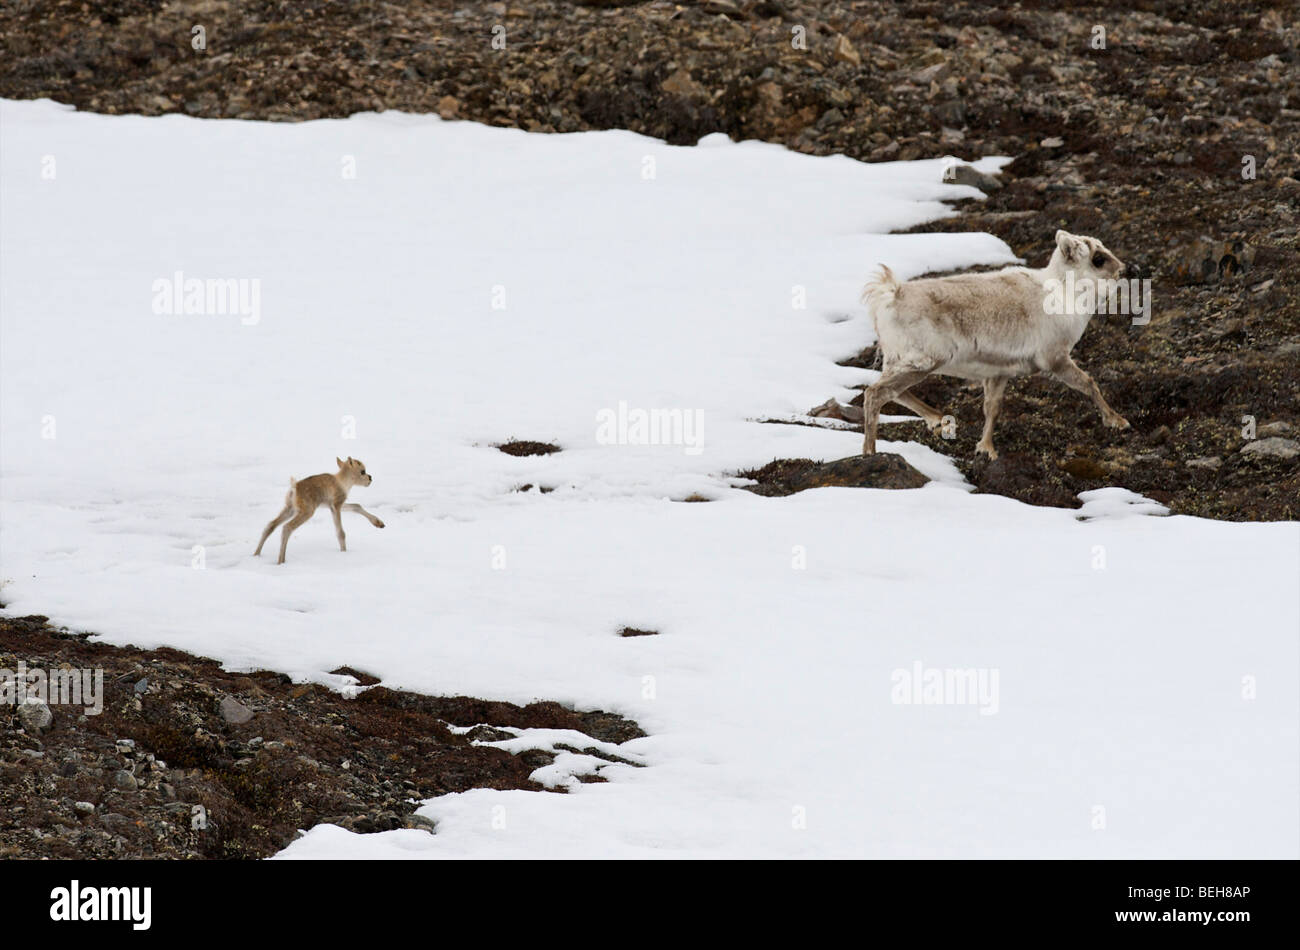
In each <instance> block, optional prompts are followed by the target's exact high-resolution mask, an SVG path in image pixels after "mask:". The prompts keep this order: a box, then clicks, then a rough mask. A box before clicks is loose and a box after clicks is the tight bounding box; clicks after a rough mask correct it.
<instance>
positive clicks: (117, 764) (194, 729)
mask: <svg viewBox="0 0 1300 950" xmlns="http://www.w3.org/2000/svg"><path fill="white" fill-rule="evenodd" d="M20 661H21V662H23V663H25V664H26V667H27V669H29V670H30V669H34V668H40V669H43V670H53V669H58V668H60V667H70V668H73V669H89V668H98V669H101V670H103V677H104V684H103V685H104V699H103V711H102V712H101V713H100V714H99V715H83V709H82V708H81V707H78V706H67V705H57V704H51V707H50V708H51V710H52V711H53V714H54V719H53V723H52V725H51V726H50V728H49V729H47V730H45V731H41V732H40V733H39V734H31V733H30V732H28V731H24V730H23V729H22V728H20V723H19V722H18V721H17V719H16V717H15V716H14V715H13V713H14V707H13V706H12V705H10V706H4V705H0V857H9V858H45V857H51V858H73V857H81V858H141V857H144V858H151V857H152V858H260V857H266V856H268V855H270V854H274V853H275V852H277V851H279V850H281V849H282V848H284V847H285V846H286V845H287V844H289V843H290V842H291V841H292V840H293V839H294V838H295V837H296V836H297V833H298V831H299V829H306V828H310V827H312V826H313V825H317V824H320V823H323V822H331V823H334V824H338V825H341V826H343V827H345V828H349V829H351V830H353V831H356V832H374V831H387V830H391V829H395V828H418V829H423V830H425V831H433V830H434V829H433V826H432V823H431V822H429V821H428V820H427V819H424V818H421V817H418V816H416V815H415V814H414V811H415V809H416V807H418V803H419V801H420V800H422V799H426V798H432V797H435V796H438V795H445V794H447V793H449V792H461V791H466V790H468V789H471V788H496V789H529V790H533V791H539V792H541V791H543V788H542V786H540V785H538V784H536V783H534V782H532V781H531V780H530V779H529V774H530V773H531V772H532V771H533V770H534V769H536V768H538V767H539V766H542V765H546V764H548V763H549V762H550V761H551V759H553V757H554V756H553V754H552V753H548V752H545V751H541V750H530V751H528V752H524V753H521V754H520V755H517V756H515V755H510V754H509V753H507V752H504V751H502V750H500V749H494V748H488V747H484V746H476V745H474V744H473V742H472V741H471V740H472V739H483V740H487V741H491V740H493V739H504V738H508V737H510V735H511V733H508V732H506V731H504V730H503V729H501V728H500V727H504V726H512V727H516V728H534V727H544V728H550V729H573V730H577V731H579V732H582V733H585V734H586V735H588V736H591V737H592V738H593V739H597V740H601V741H604V742H612V743H622V742H625V741H627V740H628V739H634V738H638V737H640V736H643V735H644V734H645V733H643V732H642V731H641V729H640V728H638V727H637V725H636V723H634V722H631V721H629V720H627V719H623V718H622V717H620V716H617V715H614V714H612V713H605V712H600V711H595V712H575V711H574V710H572V709H567V708H565V707H563V706H561V705H559V704H558V703H550V702H539V703H532V704H530V705H528V706H516V705H513V704H511V703H505V702H493V701H488V700H481V699H471V698H468V697H464V696H421V695H417V694H414V693H407V692H401V691H398V690H391V689H387V688H385V687H384V686H374V687H372V688H370V689H367V690H365V691H363V692H361V693H360V695H358V696H357V698H355V699H345V698H344V697H343V696H342V695H340V694H339V693H336V692H334V691H332V690H329V689H327V688H325V687H324V686H320V685H315V684H294V683H292V682H291V681H290V680H289V678H288V677H286V676H283V675H281V674H278V673H271V672H266V671H257V672H253V673H231V672H227V671H225V670H223V669H221V667H220V666H219V665H218V664H217V663H216V662H215V661H213V660H209V659H205V658H203V657H197V656H192V655H190V654H188V653H183V652H181V651H179V650H171V649H165V648H164V649H158V650H140V649H136V648H134V647H114V646H109V645H107V644H104V643H98V642H95V641H93V640H91V639H89V638H88V637H87V636H85V635H75V634H69V633H65V632H61V631H58V630H55V629H53V628H51V627H50V626H49V625H48V624H47V623H46V620H45V618H44V617H26V618H19V619H5V618H0V669H7V670H10V671H15V672H16V671H17V669H18V663H19V662H20ZM342 670H348V668H346V667H344V668H342ZM349 672H350V671H349ZM353 675H355V674H353ZM358 679H368V680H371V681H375V682H377V680H375V678H374V677H366V676H365V674H360V675H359V676H358ZM229 700H234V701H235V702H237V703H238V704H239V706H240V707H242V709H243V710H245V711H247V712H249V713H251V714H252V716H251V718H250V719H248V721H247V722H243V723H236V722H232V721H230V717H229V716H227V715H223V712H222V703H223V701H229ZM237 708H238V707H237ZM234 718H240V717H239V716H235V717H234ZM449 725H453V726H461V727H475V728H474V729H471V730H470V732H469V733H467V734H464V735H457V734H455V733H453V732H451V731H450V730H449V729H448V726H449ZM122 740H130V742H129V743H125V742H123V741H122ZM574 751H586V752H589V753H591V754H594V755H596V756H597V757H600V758H604V759H605V760H607V761H626V760H624V759H622V758H621V757H617V756H610V755H608V754H606V753H601V752H597V751H596V750H595V749H594V748H592V749H578V750H574ZM581 778H582V780H583V781H602V779H601V778H600V776H599V772H597V773H594V774H592V775H588V776H582V777H581ZM79 802H81V803H89V806H91V807H89V808H85V807H83V808H82V810H78V807H77V804H78V803H79ZM198 809H201V811H197V810H198ZM196 818H199V819H200V820H196Z"/></svg>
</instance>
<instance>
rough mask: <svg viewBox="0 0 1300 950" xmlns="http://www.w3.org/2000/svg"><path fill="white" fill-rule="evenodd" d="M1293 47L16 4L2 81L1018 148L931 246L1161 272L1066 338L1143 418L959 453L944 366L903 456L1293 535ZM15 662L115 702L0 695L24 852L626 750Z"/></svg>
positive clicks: (1266, 42) (1047, 491) (295, 113)
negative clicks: (100, 689)
mask: <svg viewBox="0 0 1300 950" xmlns="http://www.w3.org/2000/svg"><path fill="white" fill-rule="evenodd" d="M196 28H197V29H196ZM1103 32H1104V42H1100V41H1101V39H1102V33H1103ZM1298 45H1300V17H1297V15H1296V10H1295V6H1294V4H1293V3H1292V2H1290V0H1267V2H1257V3H1252V2H1245V0H1186V2H1176V0H1116V2H1098V3H1089V4H1082V3H1076V2H1072V0H1054V2H1050V3H1049V2H1040V0H1023V2H1020V3H1017V4H1011V5H1005V6H1002V7H997V6H994V5H988V4H985V3H981V2H975V0H946V2H943V3H937V2H936V3H886V2H880V0H849V2H833V0H832V2H826V3H807V2H798V0H705V2H681V3H668V2H652V3H636V2H626V0H586V2H559V0H530V2H528V3H523V2H519V3H484V2H479V0H449V2H441V0H428V2H415V3H409V4H408V3H401V4H398V3H384V2H368V0H356V2H347V3H344V2H328V0H296V2H293V3H288V2H266V0H262V2H258V0H249V2H239V3H234V2H227V0H198V2H194V3H162V2H154V0H97V2H95V3H88V2H84V0H13V2H10V3H6V4H4V5H3V6H2V7H0V96H5V97H10V98H38V97H49V98H53V99H56V100H58V101H60V102H66V103H72V104H74V105H76V106H77V107H78V108H80V109H85V110H91V111H97V112H104V113H141V114H146V115H157V114H162V113H173V112H177V113H182V114H188V115H194V116H202V117H213V118H215V117H234V118H245V119H270V120H277V121H301V120H305V119H314V118H321V117H335V116H345V115H348V114H351V113H353V112H357V111H363V110H379V109H401V110H407V111H413V112H436V113H438V114H440V115H442V116H444V117H446V118H463V119H472V120H475V121H480V122H486V123H490V124H494V125H507V126H518V127H521V128H525V129H530V130H535V131H541V132H572V131H579V130H585V129H603V128H626V129H633V130H635V131H639V132H644V133H646V134H649V135H653V136H657V137H661V138H664V139H666V140H668V141H669V142H672V143H678V144H687V143H692V142H694V141H696V140H697V139H698V138H699V137H700V136H702V135H705V134H708V133H711V132H725V133H727V134H728V135H730V136H732V137H733V138H735V139H744V138H758V139H765V140H768V141H774V142H781V143H784V144H786V145H788V146H789V147H791V148H794V149H798V150H800V151H803V152H809V153H814V154H831V153H840V154H845V155H849V156H852V157H854V158H858V159H863V160H869V161H883V160H890V159H914V158H923V157H940V156H946V155H953V156H957V157H959V158H962V159H968V160H969V159H975V158H978V157H981V156H985V155H1007V156H1013V157H1014V158H1015V160H1014V161H1013V162H1012V163H1011V164H1010V165H1009V166H1008V167H1007V168H1006V169H1004V171H1003V173H1002V175H1001V176H1000V180H999V182H998V185H999V186H1000V187H996V188H992V189H991V190H990V191H989V193H988V196H987V199H986V200H984V201H982V202H975V201H966V202H961V203H958V205H957V206H956V207H955V209H954V210H955V211H956V212H958V213H957V214H956V215H955V216H953V217H952V218H950V219H947V220H945V221H942V222H939V223H937V224H932V225H927V226H925V227H924V228H919V229H917V230H923V231H924V230H928V231H936V230H943V231H965V230H982V231H989V232H992V233H993V234H996V235H998V236H999V237H1001V238H1002V239H1003V240H1005V241H1006V242H1007V243H1008V244H1009V245H1010V246H1011V247H1012V249H1013V250H1014V251H1015V252H1016V253H1017V254H1018V255H1021V256H1022V257H1024V258H1026V259H1027V260H1028V261H1029V262H1030V263H1031V264H1033V265H1036V266H1037V265H1041V264H1042V263H1043V262H1044V261H1045V260H1046V258H1047V257H1048V255H1049V253H1050V251H1051V246H1052V244H1051V242H1052V235H1053V233H1054V232H1055V230H1056V229H1057V228H1066V229H1067V230H1071V231H1075V232H1080V233H1085V234H1091V235H1093V236H1096V237H1098V238H1100V239H1101V240H1102V241H1103V242H1105V244H1106V245H1107V246H1108V247H1110V248H1111V249H1112V250H1113V251H1115V253H1116V254H1117V255H1118V256H1119V257H1120V258H1121V259H1123V260H1125V261H1127V262H1128V263H1129V264H1130V265H1131V269H1135V270H1136V272H1137V273H1138V275H1140V276H1143V277H1149V278H1150V279H1151V280H1152V282H1153V283H1152V290H1153V293H1154V308H1153V313H1152V318H1151V320H1150V322H1149V323H1148V324H1146V325H1144V326H1136V325H1134V324H1133V323H1132V322H1131V321H1130V319H1129V318H1128V317H1121V316H1110V317H1099V318H1097V319H1096V320H1094V322H1093V325H1092V327H1091V328H1090V329H1089V331H1088V332H1087V333H1086V334H1085V336H1084V338H1083V340H1082V341H1081V343H1080V345H1079V346H1078V348H1077V349H1076V351H1075V356H1076V358H1077V359H1078V361H1079V362H1080V363H1081V365H1083V366H1084V367H1085V368H1087V369H1088V370H1089V371H1091V372H1092V373H1093V374H1094V376H1095V377H1096V378H1097V380H1098V381H1099V383H1100V384H1101V387H1102V390H1103V391H1104V392H1105V394H1106V396H1107V398H1108V399H1109V401H1110V402H1111V403H1112V404H1113V405H1114V406H1115V408H1116V409H1117V410H1118V411H1119V412H1120V413H1122V414H1123V415H1125V416H1126V417H1127V418H1128V419H1129V420H1130V422H1132V428H1131V429H1129V430H1127V431H1123V432H1116V431H1113V430H1109V429H1105V428H1103V427H1102V426H1101V424H1100V420H1099V419H1098V417H1097V415H1096V413H1095V410H1094V409H1093V408H1092V406H1091V405H1090V404H1089V403H1088V402H1087V401H1086V400H1085V399H1084V398H1083V397H1081V396H1079V395H1078V394H1076V393H1073V392H1071V391H1067V390H1064V389H1062V388H1061V387H1059V386H1058V385H1057V384H1054V383H1051V382H1048V381H1045V380H1042V379H1031V380H1023V381H1019V382H1017V383H1015V384H1013V385H1012V387H1011V389H1010V391H1009V394H1008V396H1007V401H1006V405H1005V408H1004V414H1003V416H1002V419H1001V421H1000V424H999V429H998V445H999V448H1000V449H1001V452H1002V456H1001V458H999V459H998V460H997V461H995V462H988V461H986V460H983V459H982V458H976V457H975V455H974V443H975V441H976V439H977V437H978V433H979V428H980V415H981V399H980V396H979V393H978V392H977V391H975V390H974V389H972V388H970V387H968V386H966V385H964V384H962V383H959V382H956V381H945V380H943V379H932V380H930V381H928V382H926V383H925V384H923V385H922V386H921V387H920V388H919V389H918V395H920V396H921V397H922V398H924V399H925V400H926V401H928V402H930V403H931V404H934V405H936V406H941V407H942V408H943V410H944V411H945V412H947V413H950V414H952V415H953V416H954V417H955V419H956V422H957V425H956V429H955V438H951V439H945V438H943V437H941V435H940V434H938V433H933V434H932V433H927V432H926V431H925V428H924V427H923V426H922V425H921V424H920V423H919V422H911V423H899V424H894V425H892V426H890V425H886V426H883V427H882V432H881V434H882V437H883V438H886V439H890V438H899V437H906V438H913V439H918V440H921V441H924V442H926V443H927V444H929V445H931V446H933V447H934V448H935V449H936V450H938V451H940V452H943V453H945V454H948V455H951V456H952V457H953V458H954V459H955V460H956V461H957V464H958V465H959V466H960V467H961V468H962V470H963V471H964V472H965V474H966V475H967V477H968V478H969V479H970V480H971V482H972V483H973V484H975V485H976V486H977V488H978V490H980V491H987V492H997V493H1001V494H1005V495H1009V496H1011V497H1015V498H1019V499H1021V500H1023V501H1027V502H1030V503H1034V504H1049V505H1061V506H1069V507H1074V506H1077V505H1078V501H1077V499H1076V495H1077V493H1078V492H1080V491H1083V490H1087V489H1090V488H1096V487H1100V486H1104V485H1121V486H1124V487H1127V488H1131V489H1133V490H1135V491H1138V492H1141V493H1143V494H1145V495H1147V496H1149V497H1151V498H1154V499H1157V500H1159V501H1161V502H1163V503H1165V504H1166V505H1168V506H1169V507H1170V508H1171V509H1172V510H1173V511H1175V512H1179V513H1187V514H1195V515H1200V516H1204V517H1211V518H1221V519H1228V520H1278V519H1295V518H1297V517H1300V510H1298V509H1300V428H1298V427H1300V238H1298V236H1297V229H1296V216H1297V211H1298V210H1300V181H1297V179H1298V178H1300V55H1298V54H1297V46H1298ZM845 200H851V196H846V198H845ZM873 263H874V262H870V261H864V262H863V277H864V279H865V278H866V276H867V272H868V270H869V268H870V266H871V265H872V264H873ZM874 359H875V354H874V353H873V352H872V351H871V350H870V349H866V350H864V351H863V352H861V353H859V354H856V355H853V356H851V357H849V358H847V359H846V360H845V362H846V364H849V365H861V366H869V365H871V364H872V363H873V362H874ZM827 395H828V396H829V395H831V394H830V393H828V394H827ZM859 401H860V399H859ZM809 408H810V409H811V408H812V407H809ZM950 434H954V433H950ZM535 450H537V449H536V447H535V446H532V445H523V444H520V445H513V444H511V445H508V446H507V447H503V451H511V452H519V453H529V452H532V451H535ZM745 474H746V475H749V476H751V477H752V478H754V479H755V482H754V484H752V485H751V486H750V487H751V489H752V490H755V491H758V492H759V493H761V494H786V493H788V492H790V491H799V490H802V489H803V488H807V487H811V486H814V485H818V484H837V485H857V484H882V485H887V486H888V487H896V488H907V487H912V486H914V485H916V484H920V483H921V482H922V481H923V479H922V478H921V477H920V476H919V475H917V474H916V473H915V472H914V471H912V470H911V469H910V468H908V467H907V466H906V464H905V463H902V461H901V459H898V458H897V457H896V456H887V457H882V458H880V459H878V460H875V461H871V460H859V459H850V460H841V461H838V462H831V463H824V464H818V463H813V462H810V461H808V460H798V459H794V460H776V461H774V462H773V463H772V464H771V465H769V466H765V467H764V468H762V469H759V470H756V471H755V472H750V473H745ZM918 479H920V480H918ZM528 487H530V488H531V486H528ZM542 490H546V489H544V488H543V489H542ZM688 500H696V499H694V498H692V499H688ZM649 632H651V631H632V632H630V633H628V634H627V635H629V636H635V635H639V634H642V633H649ZM19 659H22V660H23V661H25V662H26V663H27V664H28V665H29V666H56V667H57V666H59V665H61V664H68V665H71V666H74V667H81V666H100V667H103V668H104V669H105V670H106V681H105V683H106V689H107V691H108V701H107V704H106V706H105V710H104V712H103V714H102V715H100V716H95V717H85V718H80V717H77V716H73V715H70V714H69V713H67V712H66V711H65V710H62V709H56V710H55V711H54V716H53V721H52V723H51V724H49V725H48V726H46V727H42V726H40V724H39V723H38V722H36V721H31V722H28V723H24V722H23V721H22V720H21V719H20V718H18V716H17V712H16V711H15V710H14V709H13V707H0V778H2V779H3V780H0V855H5V856H17V855H21V856H46V855H48V856H72V855H83V856H104V857H108V856H114V857H125V856H150V855H152V856H160V857H161V856H168V857H204V856H220V857H231V856H236V857H255V856H263V855H266V854H270V853H273V852H274V851H276V850H278V849H279V848H281V847H283V846H284V844H286V843H287V842H288V841H289V840H291V839H292V837H293V835H294V834H295V833H296V830H297V829H298V828H302V827H308V826H310V825H312V824H315V823H317V822H320V821H335V822H338V823H340V824H343V825H345V826H348V827H352V828H355V829H357V830H379V829H383V828H393V827H402V826H404V825H405V826H420V825H421V822H420V820H419V819H416V818H414V817H412V810H413V808H414V805H413V804H412V802H413V800H417V799H419V798H422V797H428V796H431V795H437V794H441V793H444V792H448V791H456V790H460V789H464V788H468V787H473V786H488V787H493V788H535V787H537V786H534V785H533V784H532V783H531V782H530V780H529V774H530V772H531V771H532V769H533V768H534V767H535V766H536V764H541V760H539V759H538V756H537V754H535V753H526V754H525V756H528V755H531V756H532V758H531V759H530V760H528V761H525V760H524V758H525V756H520V757H512V756H510V755H508V754H506V753H505V752H502V751H501V750H498V749H490V748H484V747H480V746H474V745H472V744H471V743H470V741H469V740H468V739H467V738H466V737H463V736H460V735H457V734H456V733H454V732H453V731H451V730H450V729H449V728H448V724H451V725H460V726H479V725H482V726H483V728H484V729H486V730H487V731H486V732H482V733H479V734H478V735H480V736H487V737H491V736H493V735H497V733H496V732H494V731H493V730H494V729H495V728H499V727H502V726H526V725H545V726H560V725H562V726H564V727H566V728H574V729H578V730H579V731H584V732H586V733H587V734H588V735H591V736H593V737H594V738H598V739H605V740H607V741H613V742H620V741H623V740H624V739H626V738H630V737H632V736H635V735H639V734H640V731H639V730H638V729H637V728H636V727H635V725H634V724H631V723H627V722H625V721H623V720H619V719H618V718H617V717H613V716H607V715H604V714H577V713H574V712H572V711H570V710H566V709H563V708H561V707H559V706H556V705H554V704H545V703H543V704H535V705H533V706H529V707H526V708H522V709H521V708H519V707H514V706H509V705H508V704H504V703H486V702H483V701H479V700H472V699H466V698H463V697H460V698H430V697H419V696H412V695H410V694H403V693H397V692H393V691H390V690H387V689H385V688H383V687H382V686H380V687H376V688H374V689H370V690H367V691H365V692H363V693H362V694H361V695H360V696H359V697H358V698H357V699H352V700H348V699H344V698H342V697H341V696H339V695H338V694H337V693H334V692H331V691H329V690H326V689H324V688H323V687H319V686H303V685H294V684H292V683H289V682H287V681H286V680H285V678H284V677H281V676H279V675H277V674H272V673H252V674H232V673H226V672H223V671H222V670H220V669H219V668H218V667H217V665H216V664H215V663H212V662H211V661H208V660H204V659H201V658H196V657H191V656H187V655H185V654H182V653H179V652H176V651H172V650H155V651H144V650H134V649H129V648H128V649H117V648H110V647H107V646H104V645H102V644H95V643H92V642H90V641H89V640H87V639H86V638H84V637H82V636H74V635H69V634H65V633H60V632H58V631H55V630H52V629H50V628H49V627H48V626H46V625H45V623H44V622H43V618H26V619H22V620H5V621H0V667H4V666H6V665H11V664H14V663H16V662H17V661H18V660H19ZM232 703H233V705H232ZM247 713H251V714H252V716H251V718H249V719H247V721H243V719H244V716H245V714H247ZM26 715H27V716H28V718H30V717H31V715H32V713H30V711H28V712H27V713H26ZM485 724H486V725H485ZM542 755H543V756H544V755H545V754H544V753H543V754H542ZM196 805H202V806H203V808H204V810H205V813H206V815H207V821H208V825H207V827H206V829H205V830H202V831H200V830H196V829H195V828H194V827H192V815H193V809H194V807H195V806H196Z"/></svg>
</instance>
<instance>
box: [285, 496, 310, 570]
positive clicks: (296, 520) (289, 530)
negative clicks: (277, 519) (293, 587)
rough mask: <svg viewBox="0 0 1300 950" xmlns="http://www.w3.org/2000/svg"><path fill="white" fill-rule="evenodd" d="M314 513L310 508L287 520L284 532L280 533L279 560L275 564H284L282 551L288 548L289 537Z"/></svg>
mask: <svg viewBox="0 0 1300 950" xmlns="http://www.w3.org/2000/svg"><path fill="white" fill-rule="evenodd" d="M315 513H316V509H315V508H312V509H310V510H307V511H299V512H297V513H295V514H294V516H293V517H292V518H290V519H289V522H288V523H287V524H286V525H285V526H284V530H283V531H281V532H280V560H278V561H276V562H275V563H276V564H283V563H284V551H285V549H286V548H287V547H288V546H289V535H291V534H293V533H294V532H295V531H297V530H298V529H299V528H300V527H302V526H303V525H304V524H306V523H307V521H308V519H310V518H311V516H312V515H314V514H315Z"/></svg>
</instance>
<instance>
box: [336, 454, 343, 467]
mask: <svg viewBox="0 0 1300 950" xmlns="http://www.w3.org/2000/svg"><path fill="white" fill-rule="evenodd" d="M334 464H335V465H337V466H338V467H339V468H342V467H343V460H342V459H340V458H339V457H338V456H337V455H336V456H334Z"/></svg>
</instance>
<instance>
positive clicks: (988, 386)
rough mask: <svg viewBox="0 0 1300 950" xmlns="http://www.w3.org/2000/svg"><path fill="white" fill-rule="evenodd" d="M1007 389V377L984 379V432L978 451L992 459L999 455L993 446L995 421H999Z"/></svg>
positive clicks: (976, 449)
mask: <svg viewBox="0 0 1300 950" xmlns="http://www.w3.org/2000/svg"><path fill="white" fill-rule="evenodd" d="M1006 391H1007V379H1006V377H1002V376H999V377H994V378H993V379H986V380H984V432H983V434H982V435H980V440H979V444H977V445H976V446H975V451H976V452H983V453H984V454H985V455H987V456H988V457H989V458H990V459H995V458H997V457H998V450H997V449H995V448H993V423H994V422H996V421H997V418H998V411H999V410H1001V408H1002V397H1003V395H1005V394H1006Z"/></svg>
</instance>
